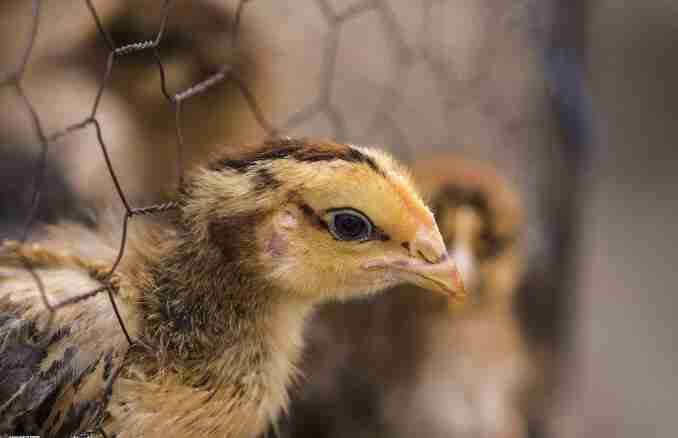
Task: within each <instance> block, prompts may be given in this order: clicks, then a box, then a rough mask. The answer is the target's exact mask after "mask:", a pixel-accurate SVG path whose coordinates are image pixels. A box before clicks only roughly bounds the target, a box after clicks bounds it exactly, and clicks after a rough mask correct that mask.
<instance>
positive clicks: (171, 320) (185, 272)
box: [124, 231, 313, 436]
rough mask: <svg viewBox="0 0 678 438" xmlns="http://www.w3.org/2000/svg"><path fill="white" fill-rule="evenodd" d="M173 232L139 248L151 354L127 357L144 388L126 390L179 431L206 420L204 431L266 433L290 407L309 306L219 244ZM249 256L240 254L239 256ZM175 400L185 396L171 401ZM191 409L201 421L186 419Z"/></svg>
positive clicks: (144, 336) (146, 340)
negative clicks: (261, 429) (289, 393)
mask: <svg viewBox="0 0 678 438" xmlns="http://www.w3.org/2000/svg"><path fill="white" fill-rule="evenodd" d="M180 233H181V232H180V231H179V232H177V234H176V235H174V236H172V237H171V238H168V237H167V236H166V235H165V236H164V237H163V238H162V239H161V240H157V241H155V242H152V243H151V242H146V245H145V246H148V247H149V248H152V251H146V252H145V254H143V253H142V252H140V251H139V250H137V251H136V252H137V254H139V255H141V256H142V257H141V260H140V258H139V257H135V259H136V260H135V263H134V264H135V265H136V266H139V265H141V266H142V267H141V268H136V269H141V270H142V271H143V275H136V276H135V277H136V278H139V279H140V284H138V285H136V286H137V287H138V288H139V289H140V292H141V293H140V295H141V297H142V298H141V306H142V308H143V312H142V313H143V323H142V327H143V330H142V335H141V336H142V340H143V341H144V343H146V344H148V345H151V346H152V351H150V352H148V351H141V350H139V351H135V352H134V353H133V354H132V355H130V369H135V370H141V371H142V375H143V376H144V377H143V381H144V382H134V383H133V382H132V381H127V382H126V383H124V384H125V385H131V387H132V388H134V387H136V386H135V385H141V387H139V391H143V392H144V393H145V394H147V395H141V394H140V393H139V394H138V397H140V399H139V400H138V401H137V403H138V404H139V407H140V408H141V409H143V407H142V406H141V405H146V406H147V407H148V409H153V410H156V411H157V407H158V406H163V410H164V411H167V412H166V415H168V416H171V417H173V418H175V419H176V423H177V427H179V423H182V422H183V421H184V420H182V418H185V419H186V421H189V420H190V421H192V423H190V424H192V425H193V426H192V427H195V425H196V424H199V423H200V422H203V421H204V423H202V424H203V425H204V426H205V430H211V431H224V432H228V433H226V434H225V435H226V436H248V435H247V434H245V433H244V431H245V430H246V429H242V430H241V429H240V427H241V426H242V427H245V428H246V427H247V426H246V425H247V424H248V423H249V424H252V427H254V428H259V427H260V426H261V427H265V425H266V424H268V422H270V421H271V420H272V419H273V418H274V417H275V415H276V414H277V413H278V411H279V410H280V409H281V408H284V407H285V406H286V404H287V387H288V386H289V385H290V383H291V382H292V380H293V379H294V378H295V376H296V375H297V371H296V366H295V365H296V363H297V361H298V359H299V356H300V351H301V346H302V330H303V323H304V320H305V318H306V316H307V315H308V313H309V312H310V311H311V309H312V307H313V306H312V303H311V302H309V301H308V300H305V299H302V298H299V297H292V296H289V294H286V293H283V292H280V291H277V290H275V289H274V288H272V287H271V285H270V284H268V283H267V282H266V281H265V280H263V279H262V278H261V276H258V275H257V273H256V272H254V271H253V270H252V269H250V268H248V266H249V265H247V264H245V263H242V260H241V259H235V258H233V259H229V258H228V254H229V253H224V252H223V251H222V250H221V249H220V248H219V246H217V245H214V246H210V245H201V244H199V243H200V242H195V241H192V240H191V239H190V238H182V236H181V234H180ZM137 246H138V245H137ZM247 251H248V250H247V248H243V250H242V253H241V256H247V255H248V254H247ZM230 254H232V253H230ZM144 385H154V386H155V385H158V386H159V387H165V388H168V390H167V391H166V392H164V391H162V390H160V391H155V390H153V392H152V393H153V394H158V395H157V397H160V398H162V399H163V400H159V399H156V398H157V397H156V396H154V395H148V394H151V392H149V388H148V387H146V386H144ZM142 387H143V389H142ZM170 387H171V388H172V389H171V390H170V389H169V388H170ZM180 393H185V394H186V395H185V396H182V397H179V398H178V399H177V398H176V397H174V396H173V394H180ZM163 394H164V395H163ZM189 398H190V400H193V402H194V403H188V400H189ZM151 399H152V400H151ZM196 409H197V410H198V411H199V412H202V415H200V416H197V414H192V413H190V412H189V411H190V410H196ZM158 415H161V414H158ZM252 415H255V416H256V418H252ZM163 418H166V417H164V416H163ZM201 418H202V420H201ZM215 418H218V419H219V421H216V420H214V419H215ZM237 418H241V419H237ZM191 419H192V420H191ZM210 419H211V420H210ZM195 422H198V423H195ZM186 424H187V425H188V424H189V423H186ZM229 424H236V425H239V426H237V427H236V428H235V429H232V430H233V431H240V432H243V433H242V434H240V435H231V434H229V433H230V432H229V430H231V429H228V430H227V429H224V428H230V427H231V426H229ZM187 427H188V426H187ZM198 427H200V426H198ZM149 430H150V429H149ZM187 430H188V429H187ZM195 430H198V429H195ZM199 430H201V431H202V429H199Z"/></svg>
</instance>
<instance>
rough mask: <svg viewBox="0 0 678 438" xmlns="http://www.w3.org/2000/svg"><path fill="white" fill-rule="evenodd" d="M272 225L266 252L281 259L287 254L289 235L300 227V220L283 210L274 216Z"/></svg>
mask: <svg viewBox="0 0 678 438" xmlns="http://www.w3.org/2000/svg"><path fill="white" fill-rule="evenodd" d="M272 224H273V227H272V230H271V234H270V235H269V237H268V242H267V243H266V252H267V253H268V254H269V255H270V256H272V257H280V256H283V255H285V253H286V252H287V246H288V242H289V233H290V232H292V231H293V230H295V229H296V228H297V227H298V226H299V220H298V219H297V217H296V216H295V215H294V213H293V212H291V211H289V210H283V211H281V212H279V213H277V214H275V215H274V216H273V221H272Z"/></svg>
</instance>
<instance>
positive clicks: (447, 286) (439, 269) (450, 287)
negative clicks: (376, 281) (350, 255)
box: [366, 228, 466, 301]
mask: <svg viewBox="0 0 678 438" xmlns="http://www.w3.org/2000/svg"><path fill="white" fill-rule="evenodd" d="M408 246H409V257H402V258H393V259H388V260H381V261H377V262H373V263H371V264H369V265H368V266H366V267H367V268H368V269H387V270H389V271H391V272H392V273H393V275H395V276H396V277H397V278H398V279H399V280H401V281H403V282H407V283H412V284H414V285H417V286H419V287H422V288H424V289H428V290H433V291H436V292H442V293H444V294H446V295H448V297H449V298H450V299H452V300H455V301H461V300H463V299H464V298H465V296H466V291H465V289H464V285H463V282H462V279H461V275H460V274H459V271H458V270H457V267H456V265H455V263H454V260H452V259H451V258H450V257H448V255H447V249H446V248H445V244H444V242H443V239H442V237H441V236H440V232H439V231H438V230H437V229H436V228H433V229H431V228H429V229H425V228H422V229H420V230H419V231H418V232H417V234H416V235H415V237H414V239H413V240H412V241H411V242H409V244H408Z"/></svg>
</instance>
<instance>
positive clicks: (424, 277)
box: [182, 139, 461, 298]
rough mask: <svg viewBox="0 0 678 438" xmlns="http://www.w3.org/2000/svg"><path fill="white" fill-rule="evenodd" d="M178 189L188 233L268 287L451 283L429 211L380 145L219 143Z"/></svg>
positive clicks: (444, 287) (338, 289)
mask: <svg viewBox="0 0 678 438" xmlns="http://www.w3.org/2000/svg"><path fill="white" fill-rule="evenodd" d="M182 193H183V195H182V197H183V199H182V205H183V207H182V210H183V214H182V218H183V223H184V224H185V226H186V230H187V231H188V232H190V233H191V238H192V239H194V240H195V241H196V242H204V243H207V244H208V246H211V247H212V248H216V249H218V252H219V254H220V256H221V257H223V259H224V260H223V261H224V263H228V262H231V261H233V260H236V259H237V260H238V263H239V264H240V265H241V266H242V267H243V269H245V270H247V271H248V272H252V273H256V274H259V277H261V278H265V279H266V281H267V282H269V283H270V284H271V286H273V287H274V288H278V289H281V290H286V291H290V292H292V293H295V294H301V295H303V296H315V297H339V298H341V297H346V296H350V295H354V294H357V293H368V292H371V291H376V290H379V289H383V288H385V287H387V286H391V285H393V284H397V283H400V282H403V281H409V282H414V283H417V284H421V285H423V286H425V287H427V288H429V289H434V290H440V291H444V292H447V293H450V294H456V293H461V285H460V283H459V278H458V276H457V273H456V270H455V268H454V266H453V265H452V264H451V263H450V262H449V261H448V260H447V252H446V249H445V245H444V243H443V241H442V238H441V236H440V233H439V231H438V226H437V224H436V222H435V220H434V218H433V215H432V214H431V211H430V210H429V209H428V207H427V206H426V205H425V204H424V202H423V201H422V200H421V198H420V197H419V195H418V194H417V192H416V190H415V189H414V187H413V185H412V183H411V181H410V177H409V175H408V172H407V171H406V170H405V169H404V168H403V167H401V166H400V165H399V164H398V163H396V161H395V160H393V159H392V158H391V157H390V156H389V155H388V154H386V153H384V152H380V151H377V150H373V149H367V148H363V147H358V146H353V145H346V144H337V143H333V142H328V141H319V140H309V139H283V140H276V141H270V142H267V143H264V144H263V145H260V146H257V147H245V148H242V149H240V150H235V149H231V148H225V149H224V152H223V153H222V154H221V155H220V156H218V157H216V158H215V159H213V160H212V161H211V162H210V163H209V164H208V165H207V166H204V167H201V168H199V169H197V170H196V171H195V172H194V173H193V174H192V175H191V177H190V178H189V179H188V180H187V184H186V185H185V187H184V189H183V190H182Z"/></svg>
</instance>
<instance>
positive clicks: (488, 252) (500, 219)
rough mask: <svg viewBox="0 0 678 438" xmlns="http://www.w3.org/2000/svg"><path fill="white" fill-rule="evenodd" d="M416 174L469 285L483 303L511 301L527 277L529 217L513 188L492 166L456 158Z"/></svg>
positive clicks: (422, 165)
mask: <svg viewBox="0 0 678 438" xmlns="http://www.w3.org/2000/svg"><path fill="white" fill-rule="evenodd" d="M413 173H414V175H415V176H416V178H417V182H418V183H419V185H420V187H421V188H422V192H423V194H424V195H425V197H426V198H427V199H429V200H430V204H431V206H432V208H433V211H434V213H435V215H436V219H437V221H438V224H439V227H440V231H441V234H442V235H443V238H444V239H445V242H447V245H448V251H449V252H450V256H451V257H452V258H453V259H454V261H455V262H456V263H457V267H458V268H459V271H460V273H461V276H462V279H463V281H464V285H465V286H466V287H467V288H468V290H469V291H473V292H478V293H474V294H473V295H474V296H477V297H479V299H481V300H490V301H492V300H495V299H497V298H510V297H511V295H512V293H513V291H514V290H515V288H516V287H517V285H518V282H519V281H520V277H521V275H522V268H523V254H522V251H521V249H520V235H521V231H522V228H523V222H524V213H523V206H522V203H521V200H520V198H519V196H518V194H517V193H516V192H515V190H514V189H513V188H512V187H511V185H510V184H509V182H508V181H507V180H506V179H505V178H503V177H502V176H501V175H500V174H499V173H498V172H497V170H495V169H494V168H493V167H492V166H490V165H488V164H485V163H481V162H478V161H473V160H469V159H464V158H461V157H458V156H455V155H436V156H435V157H431V158H429V159H424V160H420V161H418V162H417V163H415V165H414V166H413Z"/></svg>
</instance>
